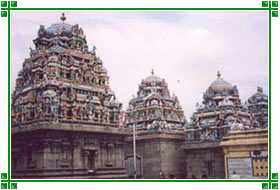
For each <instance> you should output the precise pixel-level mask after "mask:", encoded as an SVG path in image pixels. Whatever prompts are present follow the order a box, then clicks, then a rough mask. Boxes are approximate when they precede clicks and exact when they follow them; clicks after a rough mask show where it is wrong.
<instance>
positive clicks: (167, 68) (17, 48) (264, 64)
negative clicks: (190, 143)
mask: <svg viewBox="0 0 280 190" xmlns="http://www.w3.org/2000/svg"><path fill="white" fill-rule="evenodd" d="M65 15H66V17H67V20H66V23H68V24H79V25H80V27H82V28H83V30H84V33H85V35H86V36H87V42H88V45H89V49H90V50H91V49H92V47H93V45H95V46H96V47H97V55H98V56H100V58H101V59H102V60H103V63H104V67H105V68H106V69H107V70H108V75H109V77H110V79H109V80H110V86H111V88H112V89H113V91H114V92H115V93H116V97H117V99H118V100H119V101H120V102H122V103H123V105H124V108H125V109H126V108H127V106H128V101H129V100H130V99H131V98H132V95H136V92H137V90H138V85H139V84H140V82H141V80H142V79H144V78H146V77H147V76H149V75H151V70H152V69H154V70H155V75H157V76H159V77H161V78H164V79H165V80H166V82H167V83H168V86H169V90H170V92H171V94H173V93H175V94H176V95H177V96H178V99H179V101H180V103H181V105H182V107H183V109H184V111H185V115H186V118H187V119H188V120H189V117H190V116H191V115H192V112H193V111H194V110H195V104H196V102H201V101H202V94H203V92H205V91H206V89H207V88H208V86H209V85H210V84H211V82H212V81H214V80H215V79H216V77H217V71H218V70H220V72H221V74H222V78H223V79H224V80H226V81H228V82H230V83H231V84H232V85H237V87H238V90H239V93H240V97H241V100H242V101H243V102H244V101H245V100H246V99H247V98H248V97H249V96H251V95H252V94H253V93H255V92H256V88H257V86H260V87H262V88H263V89H264V92H265V93H266V94H267V93H268V27H267V25H268V19H267V11H242V12H240V11H226V12H225V11H82V12H81V11H65ZM60 16H61V12H60V11H59V12H58V11H43V12H42V11H31V12H29V11H16V12H15V11H13V12H12V16H11V23H12V24H11V42H12V43H11V57H12V60H11V64H12V66H11V88H12V90H14V88H15V80H16V77H17V73H18V71H19V70H21V68H22V63H23V61H24V59H25V58H28V57H29V47H32V48H34V44H33V41H32V40H33V39H35V38H36V37H37V31H38V29H39V26H40V25H45V27H48V26H50V25H51V24H53V23H58V22H60Z"/></svg>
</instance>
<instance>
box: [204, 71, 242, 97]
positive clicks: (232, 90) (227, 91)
mask: <svg viewBox="0 0 280 190" xmlns="http://www.w3.org/2000/svg"><path fill="white" fill-rule="evenodd" d="M206 92H207V93H208V94H211V95H217V94H223V95H237V96H238V95H239V94H238V91H237V89H236V86H232V85H231V84H230V83H229V82H227V81H225V80H224V79H223V78H221V73H220V72H219V71H218V74H217V79H215V80H214V81H213V82H212V83H211V85H210V86H209V87H208V89H207V91H206Z"/></svg>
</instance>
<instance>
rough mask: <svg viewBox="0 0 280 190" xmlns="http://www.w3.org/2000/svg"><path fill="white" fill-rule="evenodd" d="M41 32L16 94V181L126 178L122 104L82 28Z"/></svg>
mask: <svg viewBox="0 0 280 190" xmlns="http://www.w3.org/2000/svg"><path fill="white" fill-rule="evenodd" d="M61 20H62V22H61V23H58V24H53V25H51V26H50V27H48V28H45V27H44V26H43V25H41V26H40V28H39V31H38V37H37V38H36V39H35V40H34V44H35V49H31V48H30V57H29V58H27V59H25V60H24V63H23V69H22V70H21V71H20V72H19V74H18V78H17V80H16V89H15V91H14V92H13V95H12V176H13V177H15V178H32V177H36V178H48V177H51V178H54V177H58V178H63V177H72V178H126V177H127V175H126V174H125V164H124V161H125V160H124V159H125V156H124V146H125V143H124V137H125V136H126V135H127V134H129V132H128V130H126V129H122V128H119V121H121V119H120V118H119V115H120V110H121V106H122V105H121V103H119V102H118V101H117V100H116V97H115V94H114V92H113V91H112V90H111V89H110V87H109V77H108V75H107V70H106V69H105V68H104V67H103V63H102V60H101V59H100V58H99V57H97V55H96V52H95V50H96V48H95V47H93V48H92V50H91V51H90V50H89V49H88V45H87V41H86V36H85V35H84V32H83V29H82V28H80V27H79V25H77V24H76V25H69V24H66V23H65V20H66V17H65V15H64V14H62V16H61Z"/></svg>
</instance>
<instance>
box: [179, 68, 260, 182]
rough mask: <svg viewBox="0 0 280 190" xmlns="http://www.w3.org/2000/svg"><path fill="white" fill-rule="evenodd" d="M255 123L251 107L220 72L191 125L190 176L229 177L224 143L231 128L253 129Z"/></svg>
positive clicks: (188, 141) (186, 145)
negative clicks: (242, 101)
mask: <svg viewBox="0 0 280 190" xmlns="http://www.w3.org/2000/svg"><path fill="white" fill-rule="evenodd" d="M255 123H256V121H255V119H254V116H253V115H252V114H251V113H250V110H249V109H248V108H247V106H245V104H242V103H241V100H240V98H239V92H238V89H237V87H236V86H233V85H231V84H230V83H229V82H227V81H225V80H224V79H223V78H221V73H220V72H218V74H217V79H216V80H214V81H213V82H212V83H211V85H210V86H209V87H208V89H207V90H206V92H205V93H204V94H203V101H202V103H201V104H199V103H197V105H196V111H195V112H194V113H193V116H192V117H191V121H190V123H189V124H188V125H187V129H186V136H185V137H186V139H185V143H184V145H183V146H182V148H183V149H184V150H185V153H186V163H185V164H186V176H187V178H225V177H226V176H225V162H224V151H223V148H222V147H221V146H220V143H221V142H222V141H223V138H225V137H227V136H229V134H230V131H231V130H237V131H247V130H253V129H255V127H254V124H255Z"/></svg>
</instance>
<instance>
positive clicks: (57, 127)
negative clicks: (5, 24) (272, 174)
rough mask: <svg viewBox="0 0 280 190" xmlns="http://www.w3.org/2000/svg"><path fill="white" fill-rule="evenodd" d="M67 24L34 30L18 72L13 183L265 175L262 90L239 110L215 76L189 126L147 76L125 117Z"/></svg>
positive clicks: (233, 94)
mask: <svg viewBox="0 0 280 190" xmlns="http://www.w3.org/2000/svg"><path fill="white" fill-rule="evenodd" d="M65 21H66V16H65V15H64V13H63V14H62V16H61V21H60V22H59V23H56V24H52V25H51V26H49V27H46V28H45V26H43V25H41V26H40V27H39V30H38V33H37V37H36V38H35V39H34V40H33V42H34V45H35V48H34V49H32V48H30V56H29V57H28V58H26V59H25V60H24V61H23V64H22V70H21V71H20V72H19V73H18V77H17V79H16V87H15V90H14V91H13V93H12V101H11V102H12V103H11V138H12V141H11V171H12V178H76V179H85V178H87V179H120V178H133V177H134V175H135V174H136V176H137V178H145V179H158V178H162V176H163V174H165V176H166V178H180V179H183V178H193V179H194V178H212V179H214V178H219V179H223V178H233V175H236V173H237V174H238V175H239V176H240V178H243V179H253V178H257V179H259V178H267V174H268V169H267V167H268V161H267V159H268V146H267V145H268V129H267V128H268V96H267V95H265V94H264V93H263V91H262V88H260V87H258V88H257V92H256V93H255V94H253V95H252V96H251V97H249V98H248V101H246V102H245V103H242V102H241V100H240V97H239V92H238V89H237V86H233V85H232V84H230V83H229V82H227V81H225V80H224V79H223V78H222V77H221V73H220V72H218V73H217V78H216V79H215V80H214V81H213V82H212V83H211V84H210V85H209V87H208V88H207V89H206V91H205V93H203V101H202V102H201V103H197V104H196V110H195V111H194V112H193V115H192V116H191V118H190V121H189V122H188V121H187V120H186V118H185V115H184V111H183V109H182V107H181V105H180V103H179V99H178V97H177V96H176V95H175V94H173V95H171V93H170V91H169V88H168V85H167V82H166V81H165V80H164V79H163V78H160V77H158V76H156V75H155V72H154V70H152V73H151V75H149V76H147V77H146V78H145V79H143V80H142V81H141V83H140V85H139V86H138V92H137V93H136V97H135V96H133V98H132V99H131V100H130V101H129V104H128V107H127V109H126V111H124V110H122V104H121V103H120V102H119V101H117V98H116V95H115V93H114V91H113V90H112V89H111V88H110V85H109V76H108V73H107V70H106V68H104V66H103V62H102V60H101V58H100V57H98V56H97V53H96V47H95V46H93V47H92V48H89V47H88V45H87V41H86V36H85V34H84V31H83V29H82V28H81V27H80V26H79V25H78V24H75V25H71V24H67V23H66V22H65ZM123 85H125V84H123ZM186 95H187V93H186ZM186 98H187V97H186ZM133 130H134V131H135V133H136V140H135V141H136V159H137V160H136V168H133V167H134V160H133V158H134V156H133V152H134V151H133ZM134 169H135V170H136V171H134ZM134 172H136V173H134Z"/></svg>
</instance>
